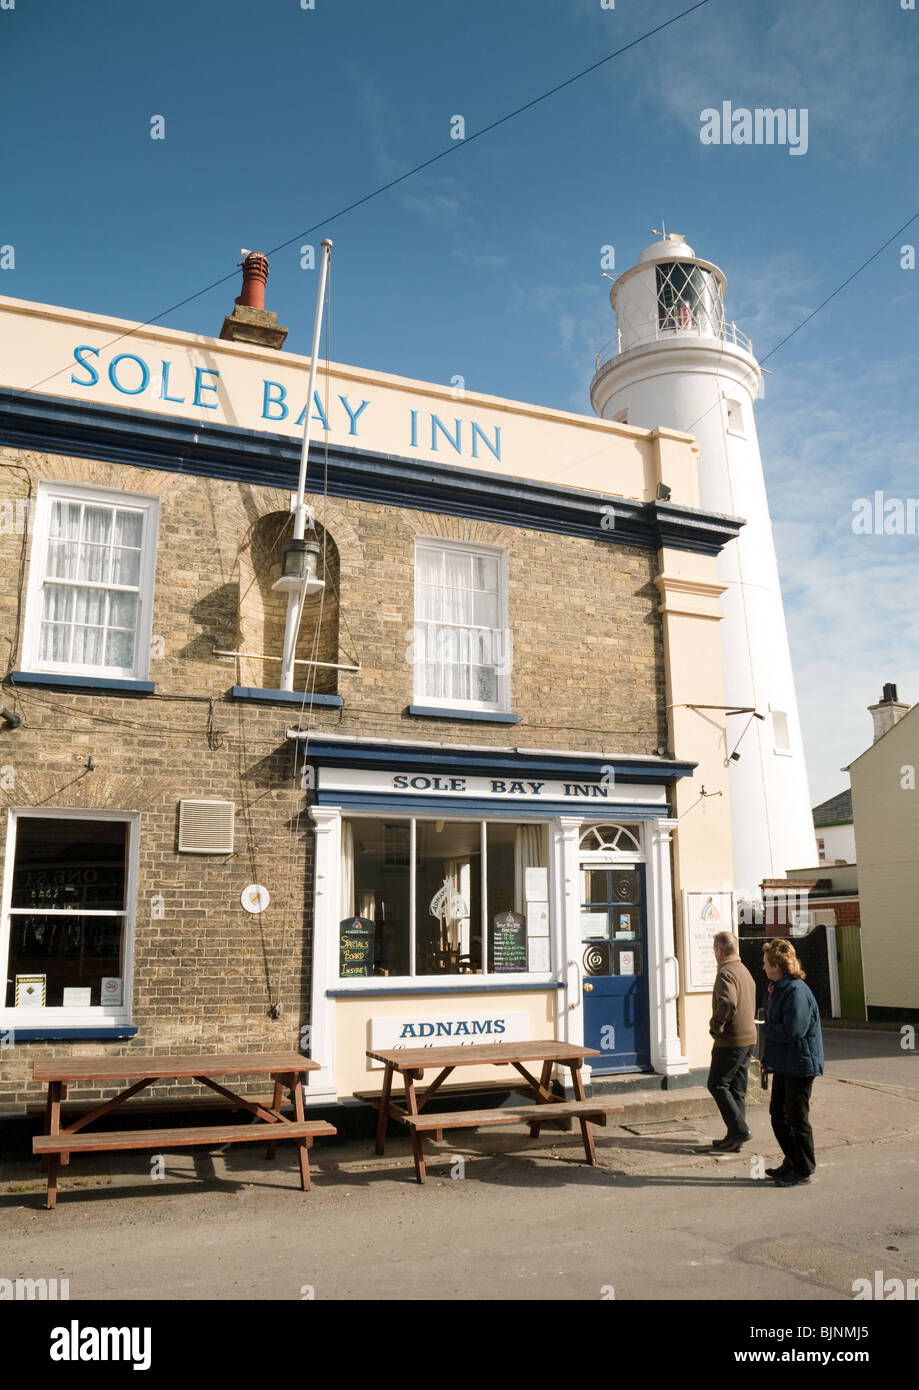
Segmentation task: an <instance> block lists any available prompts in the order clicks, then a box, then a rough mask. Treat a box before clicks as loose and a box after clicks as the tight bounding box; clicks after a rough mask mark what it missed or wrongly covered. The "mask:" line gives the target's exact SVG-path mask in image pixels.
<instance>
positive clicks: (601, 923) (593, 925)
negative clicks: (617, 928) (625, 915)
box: [581, 912, 609, 941]
mask: <svg viewBox="0 0 919 1390" xmlns="http://www.w3.org/2000/svg"><path fill="white" fill-rule="evenodd" d="M608 929H609V919H608V917H607V915H606V913H605V912H582V913H581V940H582V941H595V940H597V939H598V938H601V939H603V940H605V939H606V935H607V931H608Z"/></svg>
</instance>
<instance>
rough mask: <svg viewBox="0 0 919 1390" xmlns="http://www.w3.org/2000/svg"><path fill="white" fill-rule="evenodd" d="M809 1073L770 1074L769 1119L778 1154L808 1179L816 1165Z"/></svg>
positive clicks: (811, 1081)
mask: <svg viewBox="0 0 919 1390" xmlns="http://www.w3.org/2000/svg"><path fill="white" fill-rule="evenodd" d="M813 1084H814V1078H813V1077H812V1076H779V1075H778V1073H777V1072H773V1073H772V1095H771V1096H770V1098H769V1118H770V1120H771V1121H772V1132H773V1134H774V1135H775V1137H776V1139H778V1141H779V1144H780V1145H781V1148H782V1153H783V1154H784V1155H785V1158H786V1160H787V1162H788V1163H790V1164H791V1166H792V1168H793V1169H794V1170H795V1172H796V1173H800V1174H801V1176H802V1177H806V1178H809V1177H810V1175H811V1173H813V1172H814V1170H815V1168H816V1167H817V1160H816V1158H815V1157H814V1131H813V1130H812V1129H811V1126H810V1119H809V1115H810V1101H811V1087H812V1086H813Z"/></svg>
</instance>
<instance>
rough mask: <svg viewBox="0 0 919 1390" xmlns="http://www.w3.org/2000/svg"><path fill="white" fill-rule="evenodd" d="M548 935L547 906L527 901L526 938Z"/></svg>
mask: <svg viewBox="0 0 919 1390" xmlns="http://www.w3.org/2000/svg"><path fill="white" fill-rule="evenodd" d="M548 935H549V904H548V903H533V902H529V901H527V936H528V937H529V938H530V940H532V939H533V937H534V936H548Z"/></svg>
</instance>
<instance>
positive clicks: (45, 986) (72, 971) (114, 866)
mask: <svg viewBox="0 0 919 1390" xmlns="http://www.w3.org/2000/svg"><path fill="white" fill-rule="evenodd" d="M12 833H13V835H14V837H15V839H14V855H13V872H12V876H11V887H10V892H9V904H8V907H7V911H6V920H5V924H4V926H5V931H4V935H5V936H6V939H7V942H8V948H7V952H6V956H7V971H6V981H7V983H6V991H5V1001H4V1002H5V1005H6V1007H7V1008H14V1009H17V1010H22V1011H23V1012H24V1011H26V1010H29V1009H41V1008H45V1009H48V1008H51V1009H58V1008H74V1009H76V1008H78V1009H87V1008H99V1007H102V1006H105V1005H109V1006H113V1007H117V1008H118V1009H121V1008H122V1007H123V1006H124V997H123V994H124V975H125V966H124V962H125V949H126V929H127V925H128V853H129V843H130V833H131V826H130V824H129V823H128V822H127V821H123V820H108V819H107V820H97V819H94V818H89V817H87V818H85V819H83V818H79V817H71V816H66V817H64V816H61V817H44V816H26V815H22V814H19V815H17V816H16V817H15V820H14V822H13V829H12Z"/></svg>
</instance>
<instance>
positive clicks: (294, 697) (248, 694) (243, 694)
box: [230, 685, 343, 709]
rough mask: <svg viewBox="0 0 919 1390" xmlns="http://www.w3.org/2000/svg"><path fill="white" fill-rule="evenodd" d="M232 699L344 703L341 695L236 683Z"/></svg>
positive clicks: (334, 706) (329, 705)
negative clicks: (265, 688) (264, 688)
mask: <svg viewBox="0 0 919 1390" xmlns="http://www.w3.org/2000/svg"><path fill="white" fill-rule="evenodd" d="M230 699H231V700H248V701H250V702H252V703H253V704H264V705H304V704H305V705H307V706H310V705H316V706H325V707H327V708H329V709H341V707H342V703H343V702H342V698H341V696H340V695H310V694H309V693H307V694H304V692H303V691H302V690H261V689H260V688H259V687H258V686H253V685H234V686H233V688H232V689H231V691H230Z"/></svg>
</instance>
